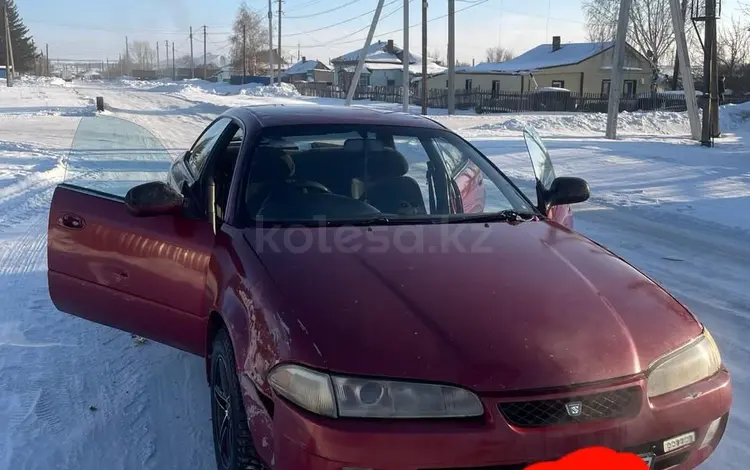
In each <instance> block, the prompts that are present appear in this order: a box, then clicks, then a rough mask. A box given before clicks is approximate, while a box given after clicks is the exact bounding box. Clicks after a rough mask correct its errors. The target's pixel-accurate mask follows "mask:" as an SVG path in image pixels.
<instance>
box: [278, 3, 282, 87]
mask: <svg viewBox="0 0 750 470" xmlns="http://www.w3.org/2000/svg"><path fill="white" fill-rule="evenodd" d="M277 1H278V2H279V44H278V48H279V65H278V72H279V77H278V83H279V85H281V62H282V61H283V59H282V58H281V1H282V0H277Z"/></svg>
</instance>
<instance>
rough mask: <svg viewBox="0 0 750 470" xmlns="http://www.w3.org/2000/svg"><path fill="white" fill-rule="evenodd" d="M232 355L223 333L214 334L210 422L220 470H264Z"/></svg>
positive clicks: (230, 345)
mask: <svg viewBox="0 0 750 470" xmlns="http://www.w3.org/2000/svg"><path fill="white" fill-rule="evenodd" d="M236 371H237V368H236V367H235V363H234V351H233V349H232V343H231V341H230V339H229V335H228V333H227V331H226V330H221V331H219V332H218V333H217V335H216V338H215V339H214V343H213V352H212V354H211V382H210V384H209V385H210V387H211V421H212V423H213V424H212V427H213V434H214V451H215V453H216V466H217V467H218V469H219V470H266V466H265V465H264V464H263V462H262V461H261V459H260V457H258V452H257V451H256V450H255V445H254V444H253V438H252V435H251V434H250V429H249V428H248V425H247V415H246V414H245V405H244V403H243V402H242V392H241V391H240V384H239V381H238V380H237V372H236Z"/></svg>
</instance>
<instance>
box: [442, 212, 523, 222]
mask: <svg viewBox="0 0 750 470" xmlns="http://www.w3.org/2000/svg"><path fill="white" fill-rule="evenodd" d="M536 216H537V215H536V214H533V213H531V212H518V211H515V210H512V209H505V210H502V211H500V212H485V213H481V214H458V215H455V216H453V217H451V218H450V220H448V223H450V224H455V223H462V222H526V221H527V220H531V219H533V218H534V217H536Z"/></svg>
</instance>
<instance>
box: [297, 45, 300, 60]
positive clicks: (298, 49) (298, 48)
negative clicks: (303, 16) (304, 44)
mask: <svg viewBox="0 0 750 470" xmlns="http://www.w3.org/2000/svg"><path fill="white" fill-rule="evenodd" d="M300 57H301V56H300V45H299V41H297V62H299V60H300Z"/></svg>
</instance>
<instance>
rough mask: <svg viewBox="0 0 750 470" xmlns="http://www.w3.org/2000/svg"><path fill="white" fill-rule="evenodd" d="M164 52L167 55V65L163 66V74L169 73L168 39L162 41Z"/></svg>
mask: <svg viewBox="0 0 750 470" xmlns="http://www.w3.org/2000/svg"><path fill="white" fill-rule="evenodd" d="M164 53H165V54H166V55H167V65H166V67H164V68H165V69H166V70H167V71H166V73H165V75H167V74H169V41H168V40H167V41H164Z"/></svg>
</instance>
